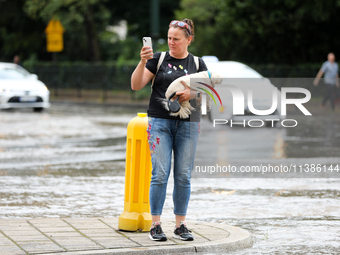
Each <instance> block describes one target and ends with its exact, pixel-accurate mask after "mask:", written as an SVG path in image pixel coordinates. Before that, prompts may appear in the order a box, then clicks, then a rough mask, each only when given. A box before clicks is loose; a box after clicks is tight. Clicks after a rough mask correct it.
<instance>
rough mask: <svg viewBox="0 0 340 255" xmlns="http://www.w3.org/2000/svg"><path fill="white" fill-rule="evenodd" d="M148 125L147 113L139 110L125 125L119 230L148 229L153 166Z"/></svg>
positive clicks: (149, 225) (149, 224)
mask: <svg viewBox="0 0 340 255" xmlns="http://www.w3.org/2000/svg"><path fill="white" fill-rule="evenodd" d="M147 127H148V118H147V116H146V113H138V116H137V117H135V118H133V119H132V120H131V121H130V122H129V124H128V127H127V139H126V141H127V142H126V146H127V147H126V159H125V196H124V212H123V213H122V214H121V215H120V216H119V220H118V228H119V229H121V230H127V231H137V230H141V231H149V230H150V227H151V222H152V221H151V214H150V203H149V189H150V181H151V171H152V165H151V156H150V148H149V143H148V137H147V132H146V130H147Z"/></svg>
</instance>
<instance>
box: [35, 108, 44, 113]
mask: <svg viewBox="0 0 340 255" xmlns="http://www.w3.org/2000/svg"><path fill="white" fill-rule="evenodd" d="M43 110H44V108H42V107H36V108H33V111H34V112H42V111H43Z"/></svg>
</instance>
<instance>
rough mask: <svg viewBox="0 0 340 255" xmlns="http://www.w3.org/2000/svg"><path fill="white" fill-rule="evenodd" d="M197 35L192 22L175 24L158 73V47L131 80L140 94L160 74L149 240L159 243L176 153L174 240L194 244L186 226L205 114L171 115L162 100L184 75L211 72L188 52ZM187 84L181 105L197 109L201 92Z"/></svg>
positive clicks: (146, 51) (152, 106)
mask: <svg viewBox="0 0 340 255" xmlns="http://www.w3.org/2000/svg"><path fill="white" fill-rule="evenodd" d="M194 35H195V34H194V24H193V22H192V20H189V19H184V20H182V21H178V20H174V21H171V22H170V24H169V30H168V46H169V51H167V52H166V54H165V57H164V60H163V62H162V63H161V65H160V67H159V69H158V72H157V64H158V61H159V59H160V56H161V53H160V52H157V53H155V54H153V52H152V49H150V48H149V47H143V48H142V50H141V53H140V56H141V61H140V62H139V64H138V65H137V67H136V69H135V71H134V72H133V74H132V76H131V88H132V89H133V90H140V89H142V88H143V87H144V86H145V85H146V84H147V83H149V82H150V81H151V80H152V79H153V78H154V77H155V75H156V77H155V80H154V85H153V89H152V93H151V97H150V103H149V108H148V117H149V127H148V130H147V132H148V141H149V145H150V153H151V161H152V177H151V185H150V207H151V215H152V226H151V229H150V235H149V237H150V239H151V240H155V241H166V240H167V237H166V235H165V234H164V232H163V230H162V228H161V222H160V217H161V214H162V210H163V205H164V201H165V197H166V187H167V183H168V178H169V175H170V170H171V156H172V151H173V152H174V153H173V156H174V172H173V176H174V190H173V202H174V214H175V217H176V226H175V231H174V234H173V237H174V238H179V239H181V240H185V241H192V240H194V237H193V235H192V234H191V233H190V231H189V230H188V229H187V227H186V223H185V217H186V212H187V208H188V203H189V198H190V190H191V188H190V178H191V171H192V169H193V166H194V159H195V153H196V146H197V141H198V135H199V121H200V112H199V109H197V110H196V111H193V112H192V114H191V116H190V118H187V119H180V118H179V116H177V117H174V116H170V114H169V111H168V110H166V109H165V108H164V106H163V105H162V103H161V100H159V99H160V98H161V99H164V98H165V92H166V90H167V88H168V86H169V85H170V84H171V82H173V81H174V80H175V79H177V78H178V77H181V76H184V75H187V74H191V73H196V72H201V71H206V70H207V67H206V65H205V63H204V61H203V60H202V59H200V58H199V61H198V62H199V63H198V66H197V65H196V63H195V59H194V56H193V55H192V54H191V53H189V52H188V46H189V45H190V43H191V42H192V41H193V39H194ZM183 85H185V87H186V89H185V90H183V91H179V92H177V93H176V95H177V96H178V97H179V100H178V101H179V102H182V101H188V100H190V103H191V105H192V106H193V107H196V103H197V101H198V100H200V94H199V93H197V92H195V91H193V90H190V88H189V87H188V86H186V84H183ZM198 105H199V104H198V103H197V106H198ZM197 108H198V107H197Z"/></svg>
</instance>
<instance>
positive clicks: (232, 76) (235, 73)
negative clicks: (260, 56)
mask: <svg viewBox="0 0 340 255" xmlns="http://www.w3.org/2000/svg"><path fill="white" fill-rule="evenodd" d="M203 60H204V61H205V63H206V65H207V67H208V69H209V70H211V71H215V72H217V73H219V74H220V75H221V76H222V77H223V82H222V84H217V85H216V87H215V89H216V91H217V93H218V94H219V95H220V97H221V101H222V105H223V107H222V108H220V107H216V106H215V105H213V106H212V108H211V111H210V112H209V118H210V120H213V119H226V120H233V122H242V121H244V120H245V121H246V122H247V121H249V120H255V119H257V120H261V121H263V123H265V125H266V126H274V125H275V124H276V123H278V122H279V121H281V120H282V116H281V114H280V113H281V105H280V101H281V100H280V97H281V92H280V91H279V90H277V98H278V105H277V109H275V111H274V112H273V113H272V114H270V115H255V114H253V113H252V112H251V111H250V109H249V108H248V99H247V98H248V91H249V90H251V91H252V94H253V100H252V102H253V106H254V108H255V109H257V110H268V109H270V108H271V106H272V91H273V90H276V87H275V86H274V85H273V84H271V82H270V81H269V79H267V78H265V77H263V76H262V75H261V74H259V73H258V72H256V71H255V70H254V69H252V68H250V67H249V66H247V65H245V64H242V63H239V62H235V61H218V59H217V58H216V57H213V56H209V57H203ZM227 84H228V85H232V86H236V87H238V88H239V89H240V90H242V92H243V95H244V115H236V114H235V115H234V114H233V101H234V98H233V97H232V93H231V92H230V88H228V87H227V86H226V85H227ZM216 102H217V103H219V101H218V100H217V99H216ZM268 119H269V121H268ZM273 119H275V120H278V121H270V120H273Z"/></svg>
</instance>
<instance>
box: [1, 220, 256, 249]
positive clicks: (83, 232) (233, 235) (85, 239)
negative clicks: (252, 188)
mask: <svg viewBox="0 0 340 255" xmlns="http://www.w3.org/2000/svg"><path fill="white" fill-rule="evenodd" d="M187 223H188V224H190V225H191V231H192V233H193V235H194V240H193V241H182V240H179V239H176V238H173V237H172V232H173V229H174V225H175V221H174V220H172V221H171V220H163V223H162V228H163V230H164V232H165V233H166V234H167V237H168V240H166V241H163V242H155V241H152V240H150V239H149V237H148V235H149V234H148V233H147V232H144V233H141V232H127V231H120V230H118V218H112V217H111V218H86V219H74V218H44V219H29V220H23V219H20V220H18V219H12V220H9V219H7V220H0V253H1V254H6V255H7V254H16V255H20V254H23V255H25V254H61V255H82V254H96V255H99V254H155V255H158V254H169V253H187V252H207V251H209V252H210V251H217V252H218V251H234V250H237V249H243V248H246V247H251V245H252V239H251V235H250V233H249V232H247V231H246V230H243V229H241V228H238V227H234V226H230V225H228V224H219V223H209V222H197V221H188V222H187Z"/></svg>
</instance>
